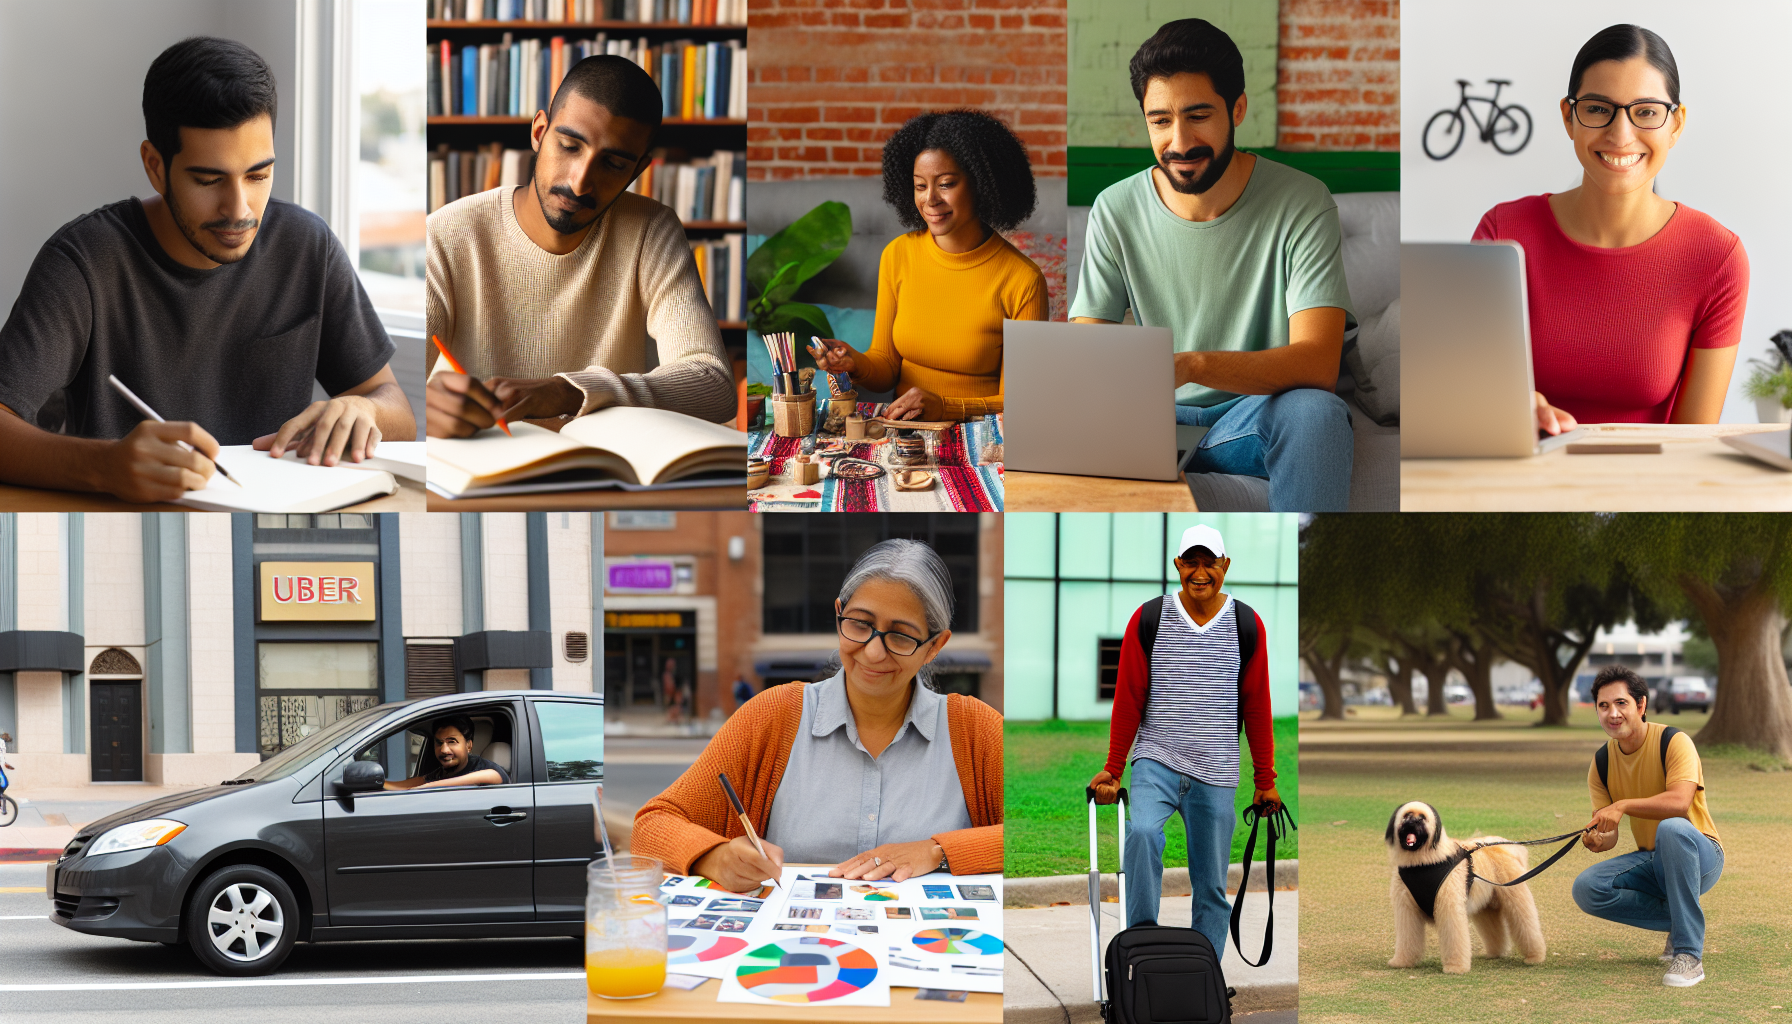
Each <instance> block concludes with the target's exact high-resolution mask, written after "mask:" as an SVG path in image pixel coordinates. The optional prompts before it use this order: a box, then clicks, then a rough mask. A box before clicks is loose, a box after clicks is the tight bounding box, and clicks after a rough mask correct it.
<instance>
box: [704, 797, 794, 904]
mask: <svg viewBox="0 0 1792 1024" xmlns="http://www.w3.org/2000/svg"><path fill="white" fill-rule="evenodd" d="M716 778H718V779H721V780H722V792H724V793H726V794H728V802H729V803H731V804H733V805H734V813H735V814H738V815H740V823H741V827H743V828H745V829H746V830H747V838H748V839H750V840H752V842H753V849H755V850H758V851H759V856H761V857H765V859H766V860H768V861H769V860H771V858H770V857H768V856H766V853H765V844H763V843H761V842H760V841H759V833H757V832H755V831H753V823H752V822H751V821H749V820H748V819H747V809H746V807H745V806H743V805H742V804H741V802H740V795H739V794H738V793H736V792H735V791H734V783H732V782H729V781H728V773H727V772H723V773H721V774H720V775H717V776H716ZM772 885H774V886H777V887H778V888H780V889H782V888H783V886H781V885H778V880H777V879H776V878H774V879H772Z"/></svg>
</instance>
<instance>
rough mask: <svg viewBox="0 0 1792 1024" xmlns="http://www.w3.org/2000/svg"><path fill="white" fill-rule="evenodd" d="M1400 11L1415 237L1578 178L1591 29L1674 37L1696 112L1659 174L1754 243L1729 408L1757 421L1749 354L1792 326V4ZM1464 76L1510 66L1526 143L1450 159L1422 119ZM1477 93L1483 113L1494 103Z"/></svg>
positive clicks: (1405, 161) (1531, 0)
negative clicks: (1789, 184) (1617, 27)
mask: <svg viewBox="0 0 1792 1024" xmlns="http://www.w3.org/2000/svg"><path fill="white" fill-rule="evenodd" d="M1403 15H1404V17H1403V19H1402V24H1401V28H1400V33H1401V40H1400V53H1401V60H1400V83H1401V84H1400V88H1401V98H1400V106H1401V114H1400V134H1401V140H1402V142H1401V147H1400V189H1401V196H1400V234H1401V238H1403V239H1405V240H1407V241H1448V240H1456V239H1467V238H1468V237H1469V235H1470V234H1472V233H1473V232H1474V229H1475V225H1476V224H1477V223H1479V221H1480V219H1481V215H1482V214H1483V213H1485V212H1486V211H1487V210H1489V209H1491V208H1492V207H1493V206H1494V205H1496V204H1498V203H1502V202H1506V201H1508V200H1511V199H1517V198H1519V197H1520V196H1527V195H1536V194H1538V193H1542V192H1562V191H1565V190H1567V189H1570V188H1573V187H1575V186H1576V185H1578V184H1580V178H1581V169H1580V164H1579V163H1578V162H1577V161H1576V160H1575V157H1574V152H1573V150H1572V149H1571V148H1570V145H1569V142H1568V137H1567V132H1566V130H1565V129H1564V128H1563V127H1562V122H1561V114H1560V109H1559V102H1560V100H1561V98H1562V97H1563V96H1565V95H1566V94H1567V91H1568V72H1569V69H1570V68H1571V66H1572V65H1573V63H1574V55H1575V53H1577V52H1578V51H1579V50H1580V47H1581V45H1582V44H1583V43H1585V42H1586V41H1587V39H1588V38H1589V37H1591V36H1592V35H1593V33H1595V32H1597V31H1599V30H1600V29H1602V28H1605V27H1606V26H1607V25H1611V24H1615V23H1619V22H1626V21H1628V22H1631V23H1634V24H1638V25H1642V26H1643V27H1645V28H1648V29H1651V30H1653V31H1655V32H1657V33H1659V34H1660V35H1661V37H1662V38H1663V39H1665V40H1667V43H1668V46H1669V47H1671V48H1672V49H1673V51H1674V59H1675V62H1676V63H1677V64H1678V65H1679V68H1680V99H1681V102H1682V103H1683V104H1685V106H1686V108H1687V125H1686V131H1685V133H1684V134H1682V135H1681V137H1680V142H1679V145H1678V146H1676V147H1675V148H1674V150H1673V152H1672V153H1671V154H1669V156H1668V162H1667V167H1666V170H1664V171H1663V172H1662V174H1661V176H1660V177H1659V178H1658V179H1657V180H1656V188H1657V191H1659V192H1660V194H1661V195H1663V196H1665V197H1666V198H1669V199H1672V200H1675V201H1676V202H1684V203H1686V204H1687V205H1689V206H1691V207H1693V208H1694V209H1697V210H1699V211H1701V212H1704V213H1707V214H1710V215H1711V216H1712V217H1714V218H1716V219H1717V221H1718V222H1719V223H1720V224H1722V225H1723V226H1724V227H1726V228H1729V229H1730V230H1731V231H1734V232H1735V233H1736V234H1737V235H1738V236H1740V237H1741V239H1742V244H1743V247H1744V248H1745V249H1747V251H1748V258H1749V268H1750V272H1749V283H1750V287H1749V302H1748V314H1747V316H1746V318H1745V319H1744V321H1743V329H1742V347H1741V350H1740V352H1739V354H1738V357H1737V361H1736V372H1735V374H1734V375H1733V376H1732V378H1731V381H1730V394H1729V398H1728V399H1727V400H1726V401H1725V403H1724V413H1723V419H1724V421H1725V422H1744V423H1752V422H1754V420H1755V410H1754V403H1753V402H1750V401H1747V400H1745V399H1743V398H1742V397H1741V396H1742V382H1743V381H1744V380H1745V379H1747V376H1748V368H1747V365H1746V363H1745V362H1744V360H1746V359H1748V358H1749V357H1759V356H1762V355H1763V354H1765V353H1767V352H1768V351H1769V350H1770V346H1769V345H1768V343H1767V338H1768V336H1769V335H1771V334H1773V333H1774V332H1775V331H1778V330H1780V329H1782V328H1786V327H1792V293H1788V291H1787V289H1786V288H1785V287H1783V283H1784V282H1785V281H1786V280H1787V279H1788V276H1789V275H1792V194H1789V193H1788V190H1787V189H1786V180H1787V171H1786V167H1787V166H1788V164H1792V135H1788V134H1787V133H1786V132H1784V131H1780V130H1777V129H1776V128H1775V127H1774V126H1773V123H1772V114H1771V113H1769V112H1770V111H1771V110H1772V109H1773V108H1774V105H1775V104H1774V97H1777V96H1778V95H1779V93H1780V92H1781V90H1782V87H1783V81H1782V80H1783V78H1784V76H1783V75H1782V74H1780V73H1779V72H1780V68H1781V67H1782V65H1783V62H1784V49H1785V40H1786V39H1787V38H1788V37H1789V36H1792V4H1786V3H1783V2H1780V0H1732V2H1726V3H1724V4H1722V5H1718V6H1715V7H1707V8H1703V9H1700V8H1698V7H1688V6H1687V5H1686V4H1683V3H1670V2H1666V0H1631V2H1628V3H1625V4H1621V5H1616V6H1614V5H1599V4H1586V5H1582V4H1564V3H1561V2H1559V0H1507V2H1505V3H1502V4H1499V5H1498V6H1497V7H1490V6H1488V5H1485V4H1465V3H1456V2H1451V0H1422V2H1417V3H1411V2H1409V3H1407V4H1405V5H1404V7H1403ZM1458 78H1466V79H1469V80H1470V82H1471V83H1474V84H1472V85H1471V86H1470V89H1469V93H1470V95H1476V96H1483V95H1490V94H1491V92H1492V87H1491V86H1489V85H1487V84H1486V80H1487V79H1489V78H1505V79H1511V81H1512V85H1511V86H1508V87H1506V88H1505V89H1504V90H1503V91H1502V92H1501V94H1500V102H1501V103H1502V105H1503V104H1505V103H1507V102H1517V103H1519V104H1520V105H1522V106H1523V107H1525V108H1526V109H1527V110H1529V111H1530V114H1531V119H1532V121H1533V122H1534V125H1535V129H1534V131H1533V133H1532V136H1531V142H1530V144H1529V145H1528V146H1526V147H1525V148H1524V150H1523V151H1521V152H1520V153H1518V154H1517V155H1515V156H1504V155H1501V154H1499V153H1497V152H1495V151H1494V149H1493V147H1491V146H1489V145H1487V144H1486V143H1483V142H1481V141H1479V140H1478V139H1477V138H1475V137H1474V136H1470V137H1469V138H1466V139H1464V140H1463V143H1462V148H1461V149H1459V150H1458V151H1457V152H1456V154H1455V155H1453V156H1451V157H1450V158H1449V159H1447V160H1444V161H1441V162H1440V161H1434V160H1431V159H1430V158H1428V157H1427V156H1426V155H1425V153H1424V150H1423V148H1422V147H1421V145H1420V141H1421V136H1422V134H1423V132H1424V129H1425V122H1426V121H1427V120H1428V119H1429V118H1430V117H1431V115H1432V114H1434V113H1436V112H1437V111H1438V110H1440V109H1444V108H1449V107H1454V106H1455V105H1456V102H1457V98H1458V91H1457V87H1456V79H1458ZM1751 99H1752V100H1754V101H1755V102H1744V101H1745V100H1751ZM1473 107H1474V109H1475V111H1476V112H1477V114H1479V115H1481V116H1482V118H1483V120H1485V117H1486V110H1487V105H1486V104H1473ZM1763 118H1766V120H1763Z"/></svg>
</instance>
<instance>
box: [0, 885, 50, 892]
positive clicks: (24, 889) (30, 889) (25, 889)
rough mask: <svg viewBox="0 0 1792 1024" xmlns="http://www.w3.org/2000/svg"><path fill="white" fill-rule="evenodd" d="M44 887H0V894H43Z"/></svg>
mask: <svg viewBox="0 0 1792 1024" xmlns="http://www.w3.org/2000/svg"><path fill="white" fill-rule="evenodd" d="M43 891H44V887H43V886H41V885H39V886H36V887H33V886H29V885H0V892H43Z"/></svg>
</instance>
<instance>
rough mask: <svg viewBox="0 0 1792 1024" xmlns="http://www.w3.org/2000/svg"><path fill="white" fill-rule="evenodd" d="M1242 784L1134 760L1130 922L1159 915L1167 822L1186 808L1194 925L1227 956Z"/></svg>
mask: <svg viewBox="0 0 1792 1024" xmlns="http://www.w3.org/2000/svg"><path fill="white" fill-rule="evenodd" d="M1237 792H1238V787H1237V786H1210V785H1208V784H1207V783H1205V782H1202V781H1201V780H1200V779H1193V778H1190V777H1188V776H1187V775H1184V774H1182V773H1181V772H1179V771H1176V770H1175V769H1173V768H1168V767H1166V766H1164V765H1162V764H1159V763H1158V762H1156V761H1153V760H1151V759H1149V758H1140V759H1139V760H1137V761H1134V762H1133V763H1132V785H1131V786H1130V787H1128V791H1127V798H1128V800H1129V801H1130V802H1131V805H1132V806H1131V808H1130V811H1131V817H1132V822H1131V825H1130V826H1129V827H1128V828H1127V830H1126V863H1125V864H1124V867H1125V868H1126V923H1127V924H1128V925H1134V924H1138V923H1139V922H1141V921H1155V920H1157V910H1158V903H1159V901H1160V900H1161V899H1162V896H1163V888H1164V825H1165V823H1167V822H1168V821H1169V820H1170V815H1171V814H1172V813H1175V812H1178V811H1180V812H1181V813H1182V829H1183V833H1184V834H1185V835H1186V836H1187V837H1188V881H1189V886H1190V887H1191V888H1192V889H1193V890H1194V908H1193V911H1192V914H1191V924H1192V926H1193V927H1194V929H1195V930H1196V931H1198V932H1200V933H1201V934H1202V935H1205V936H1207V941H1208V942H1211V943H1213V951H1214V952H1215V953H1219V954H1221V955H1224V954H1225V952H1226V935H1227V932H1228V931H1229V930H1230V928H1231V924H1232V908H1231V907H1230V906H1228V905H1227V903H1226V866H1227V865H1228V864H1229V863H1231V861H1232V829H1233V828H1234V827H1235V826H1236V825H1237V823H1238V816H1237V815H1236V814H1234V813H1233V810H1232V803H1233V797H1234V796H1235V795H1236V794H1237Z"/></svg>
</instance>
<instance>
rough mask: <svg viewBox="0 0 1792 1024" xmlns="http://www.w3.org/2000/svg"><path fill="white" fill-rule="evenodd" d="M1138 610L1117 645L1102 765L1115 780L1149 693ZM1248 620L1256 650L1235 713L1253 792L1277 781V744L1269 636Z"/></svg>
mask: <svg viewBox="0 0 1792 1024" xmlns="http://www.w3.org/2000/svg"><path fill="white" fill-rule="evenodd" d="M1152 600H1153V601H1158V600H1161V598H1152ZM1175 600H1181V598H1180V597H1177V598H1175ZM1143 611H1144V608H1143V606H1141V607H1140V608H1138V609H1136V610H1134V611H1133V613H1132V619H1131V620H1130V621H1128V622H1127V624H1126V635H1125V637H1124V638H1122V639H1121V641H1120V668H1119V673H1118V678H1117V680H1116V685H1115V687H1114V707H1113V714H1112V716H1111V717H1110V719H1109V721H1108V761H1107V765H1106V769H1107V772H1108V774H1109V775H1112V776H1113V777H1114V778H1116V779H1118V778H1120V777H1121V775H1122V773H1124V772H1125V771H1126V755H1127V754H1129V753H1130V752H1131V751H1132V742H1133V739H1134V738H1135V737H1136V736H1137V735H1138V732H1139V723H1140V722H1141V721H1142V720H1143V719H1144V717H1145V702H1146V699H1147V698H1148V696H1149V695H1150V688H1151V653H1150V652H1149V651H1147V650H1145V649H1144V647H1143V646H1141V645H1140V643H1139V616H1140V614H1141V613H1142V612H1143ZM1252 618H1254V619H1255V620H1256V623H1255V624H1256V628H1257V649H1256V651H1255V652H1254V653H1253V654H1252V655H1251V660H1250V661H1249V662H1248V663H1246V664H1245V665H1244V666H1243V671H1242V672H1241V675H1242V677H1243V681H1242V682H1241V683H1240V684H1239V687H1238V711H1239V717H1240V718H1242V719H1243V720H1244V735H1245V741H1246V743H1247V744H1248V745H1249V746H1250V748H1251V778H1252V783H1253V785H1254V786H1255V787H1256V788H1257V789H1269V788H1271V787H1273V786H1274V785H1275V781H1276V743H1275V734H1274V730H1273V728H1272V726H1271V725H1270V718H1271V707H1270V699H1269V637H1268V635H1267V634H1266V633H1265V631H1264V629H1263V618H1262V616H1259V615H1254V614H1253V616H1252ZM1160 628H1161V627H1160Z"/></svg>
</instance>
